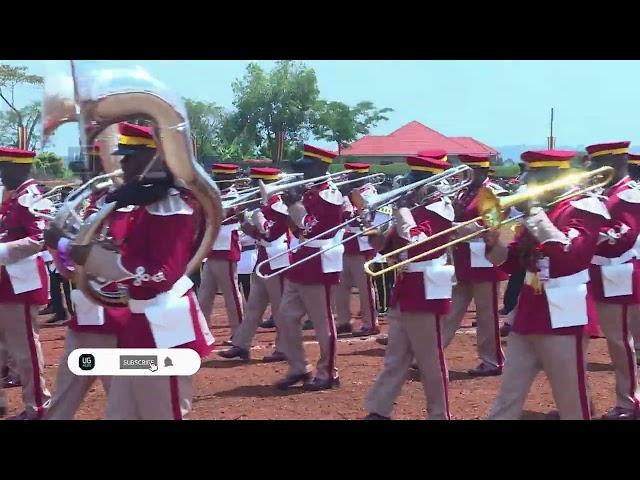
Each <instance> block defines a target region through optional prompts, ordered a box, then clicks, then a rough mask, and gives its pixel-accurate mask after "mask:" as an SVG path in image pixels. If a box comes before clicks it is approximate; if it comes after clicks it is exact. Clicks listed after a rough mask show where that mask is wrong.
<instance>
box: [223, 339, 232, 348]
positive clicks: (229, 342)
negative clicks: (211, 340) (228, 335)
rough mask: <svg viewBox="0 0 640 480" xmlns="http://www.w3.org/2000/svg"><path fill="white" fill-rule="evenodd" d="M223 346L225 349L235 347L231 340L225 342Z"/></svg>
mask: <svg viewBox="0 0 640 480" xmlns="http://www.w3.org/2000/svg"><path fill="white" fill-rule="evenodd" d="M221 345H222V346H223V347H233V342H232V341H231V340H225V341H224V342H222V344H221Z"/></svg>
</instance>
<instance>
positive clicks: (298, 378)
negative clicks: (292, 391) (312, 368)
mask: <svg viewBox="0 0 640 480" xmlns="http://www.w3.org/2000/svg"><path fill="white" fill-rule="evenodd" d="M309 381H311V372H307V373H301V374H299V375H287V376H286V377H284V378H283V379H282V380H278V381H277V382H276V383H274V384H273V386H274V387H276V388H277V389H278V390H287V389H288V388H290V387H293V386H294V385H295V384H297V383H300V382H302V383H303V384H304V383H306V382H309Z"/></svg>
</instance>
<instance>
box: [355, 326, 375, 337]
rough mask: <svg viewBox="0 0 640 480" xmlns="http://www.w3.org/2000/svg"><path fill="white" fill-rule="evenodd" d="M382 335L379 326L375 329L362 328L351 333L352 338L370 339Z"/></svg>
mask: <svg viewBox="0 0 640 480" xmlns="http://www.w3.org/2000/svg"><path fill="white" fill-rule="evenodd" d="M379 333H380V327H378V326H377V325H376V326H375V327H373V328H368V327H362V328H361V329H359V330H355V331H353V332H352V333H351V336H352V337H369V336H371V335H378V334H379Z"/></svg>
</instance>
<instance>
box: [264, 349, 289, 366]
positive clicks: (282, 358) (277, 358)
mask: <svg viewBox="0 0 640 480" xmlns="http://www.w3.org/2000/svg"><path fill="white" fill-rule="evenodd" d="M262 361H263V362H265V363H273V362H286V361H287V356H286V355H285V354H284V353H282V352H279V351H277V350H275V351H274V352H273V353H272V354H271V355H267V356H266V357H264V358H263V359H262Z"/></svg>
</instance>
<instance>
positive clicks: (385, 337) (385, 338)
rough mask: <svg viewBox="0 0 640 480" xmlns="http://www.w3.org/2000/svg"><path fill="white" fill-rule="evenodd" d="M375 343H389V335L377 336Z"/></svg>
mask: <svg viewBox="0 0 640 480" xmlns="http://www.w3.org/2000/svg"><path fill="white" fill-rule="evenodd" d="M376 343H379V344H380V345H388V344H389V335H381V336H379V337H378V338H376Z"/></svg>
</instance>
